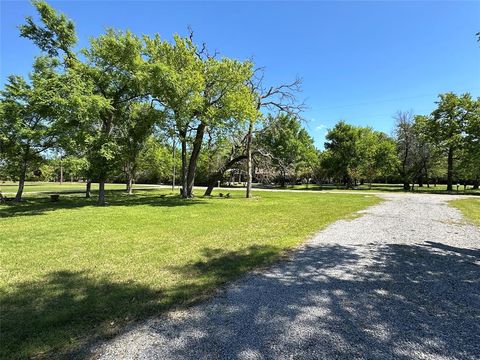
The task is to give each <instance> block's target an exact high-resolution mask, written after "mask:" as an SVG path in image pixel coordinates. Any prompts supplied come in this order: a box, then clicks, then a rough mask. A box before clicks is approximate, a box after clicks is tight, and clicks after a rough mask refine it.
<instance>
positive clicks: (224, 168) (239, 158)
mask: <svg viewBox="0 0 480 360" xmlns="http://www.w3.org/2000/svg"><path fill="white" fill-rule="evenodd" d="M246 158H247V156H246V155H240V156H237V157H236V158H233V159H230V160H229V161H228V162H227V163H226V164H225V165H223V166H222V167H221V168H220V169H218V171H217V172H216V173H214V174H213V175H212V176H211V177H210V179H209V181H208V186H207V189H206V190H205V193H204V194H203V196H210V195H212V191H213V188H214V187H215V185H217V183H218V182H219V181H221V180H222V178H223V174H225V171H227V170H229V169H231V168H232V166H233V165H235V164H236V163H238V162H240V161H242V160H244V159H246Z"/></svg>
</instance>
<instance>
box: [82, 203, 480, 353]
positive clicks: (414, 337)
mask: <svg viewBox="0 0 480 360" xmlns="http://www.w3.org/2000/svg"><path fill="white" fill-rule="evenodd" d="M381 196H382V197H383V198H385V200H386V201H385V202H383V203H381V204H379V205H376V206H373V207H370V208H368V209H366V210H364V211H362V216H361V217H359V218H357V219H355V220H350V221H343V220H342V221H338V222H336V223H334V224H332V225H331V226H329V227H328V228H327V229H325V230H324V231H322V232H321V233H319V234H318V235H317V236H316V237H314V238H313V239H311V240H309V241H308V242H307V243H306V244H305V245H304V246H302V247H301V248H299V249H298V250H296V251H295V252H294V253H293V254H292V257H291V259H290V260H286V261H282V262H280V263H278V264H277V265H275V266H273V267H271V268H269V269H268V270H265V271H261V272H257V273H251V274H249V275H246V276H244V277H243V278H242V279H240V280H239V281H237V282H234V283H233V284H231V285H229V286H227V287H226V288H225V289H224V290H222V291H221V292H219V294H218V295H216V296H214V297H213V298H212V299H211V300H210V301H208V302H205V303H202V304H200V305H198V306H195V307H193V308H191V309H189V310H186V311H181V312H180V311H177V312H172V313H170V314H168V315H167V316H164V317H161V318H158V319H154V320H150V321H148V322H146V323H144V324H142V325H138V326H136V327H135V328H132V329H130V330H128V331H126V332H125V333H124V334H122V335H120V336H118V337H117V338H115V339H113V340H111V341H110V342H107V343H104V344H102V345H100V346H97V347H95V348H94V349H93V350H92V351H91V356H92V357H93V358H100V359H162V360H163V359H382V360H383V359H436V360H442V359H480V229H479V228H476V227H474V226H472V225H468V224H467V223H466V222H465V220H464V219H462V216H461V214H460V212H459V211H457V210H456V209H454V208H452V207H449V206H448V205H447V201H448V200H451V199H452V197H448V196H441V195H427V194H421V195H420V194H417V195H415V194H412V195H407V194H383V195H381Z"/></svg>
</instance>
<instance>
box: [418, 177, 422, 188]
mask: <svg viewBox="0 0 480 360" xmlns="http://www.w3.org/2000/svg"><path fill="white" fill-rule="evenodd" d="M418 187H423V176H420V177H419V178H418Z"/></svg>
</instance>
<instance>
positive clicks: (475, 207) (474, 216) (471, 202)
mask: <svg viewBox="0 0 480 360" xmlns="http://www.w3.org/2000/svg"><path fill="white" fill-rule="evenodd" d="M450 204H451V205H453V206H455V207H456V208H458V209H460V211H461V212H462V214H463V215H464V216H465V217H466V218H467V219H469V220H470V221H471V222H473V223H474V224H476V225H478V226H480V199H461V200H453V201H450Z"/></svg>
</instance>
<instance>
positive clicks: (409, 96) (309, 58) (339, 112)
mask: <svg viewBox="0 0 480 360" xmlns="http://www.w3.org/2000/svg"><path fill="white" fill-rule="evenodd" d="M50 4H52V5H53V6H54V7H55V8H57V9H58V10H60V11H62V12H64V13H66V14H67V15H68V16H69V17H70V18H71V19H73V20H74V22H75V24H76V27H77V32H78V37H79V46H80V47H83V46H86V45H87V44H88V39H89V37H91V36H96V35H98V34H100V33H102V32H103V31H104V30H105V28H107V27H114V28H118V29H130V30H132V31H134V32H136V33H139V34H141V33H144V34H154V33H160V34H161V36H162V37H164V38H171V36H172V34H173V33H180V34H182V35H184V34H186V33H187V27H188V26H191V27H192V28H193V29H194V31H195V35H196V39H197V40H198V41H199V42H200V41H205V42H206V43H207V44H208V46H209V48H211V49H216V50H218V51H219V52H220V53H221V54H223V55H225V56H229V57H234V58H239V59H248V58H253V60H254V61H255V63H256V65H257V66H265V67H266V81H267V83H269V84H280V83H284V82H288V81H291V80H293V79H294V78H295V77H296V76H299V77H302V78H303V93H302V94H301V95H300V98H302V99H306V102H307V104H308V106H309V109H308V110H307V111H306V112H305V113H304V118H305V120H306V125H305V126H306V127H307V129H308V130H309V131H310V133H311V135H312V136H313V137H314V139H315V143H316V145H317V146H318V147H320V148H322V147H323V142H324V135H325V132H326V129H328V128H331V127H332V126H333V125H334V124H335V123H336V122H337V121H338V120H341V119H343V120H345V121H347V122H350V123H353V124H358V125H369V126H372V127H374V128H376V129H378V130H381V131H385V132H387V133H391V131H392V128H393V123H394V121H393V119H392V116H393V115H394V113H395V112H396V111H397V110H413V111H414V112H415V113H419V114H422V113H429V112H430V111H431V110H432V109H433V107H434V106H435V105H434V101H435V100H436V95H437V94H438V93H441V92H446V91H454V92H466V91H468V92H470V93H472V94H473V95H475V96H479V95H480V46H479V44H478V43H477V42H476V38H475V33H477V32H479V31H480V2H478V1H477V2H460V1H450V2H434V1H423V2H400V1H399V2H393V1H384V2H378V1H377V2H360V1H356V2H345V1H340V2H320V1H319V2H298V1H297V2H271V1H268V2H267V1H265V2H233V1H225V2H220V1H217V2H200V1H196V2H180V1H179V2H161V1H51V2H50ZM34 14H35V13H34V10H33V8H32V6H31V5H30V3H29V2H27V1H5V0H1V39H0V41H1V45H0V51H1V56H0V60H1V62H0V69H1V71H0V80H1V84H2V86H3V84H4V83H5V79H6V77H7V76H8V75H9V74H12V73H14V74H27V73H28V71H29V70H30V67H31V64H32V59H33V56H35V55H36V54H38V50H37V49H36V48H35V46H33V45H32V44H31V43H30V42H29V40H27V39H23V38H20V37H19V36H18V30H17V28H16V26H17V25H19V24H21V23H22V22H23V19H24V17H25V16H26V15H34Z"/></svg>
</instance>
